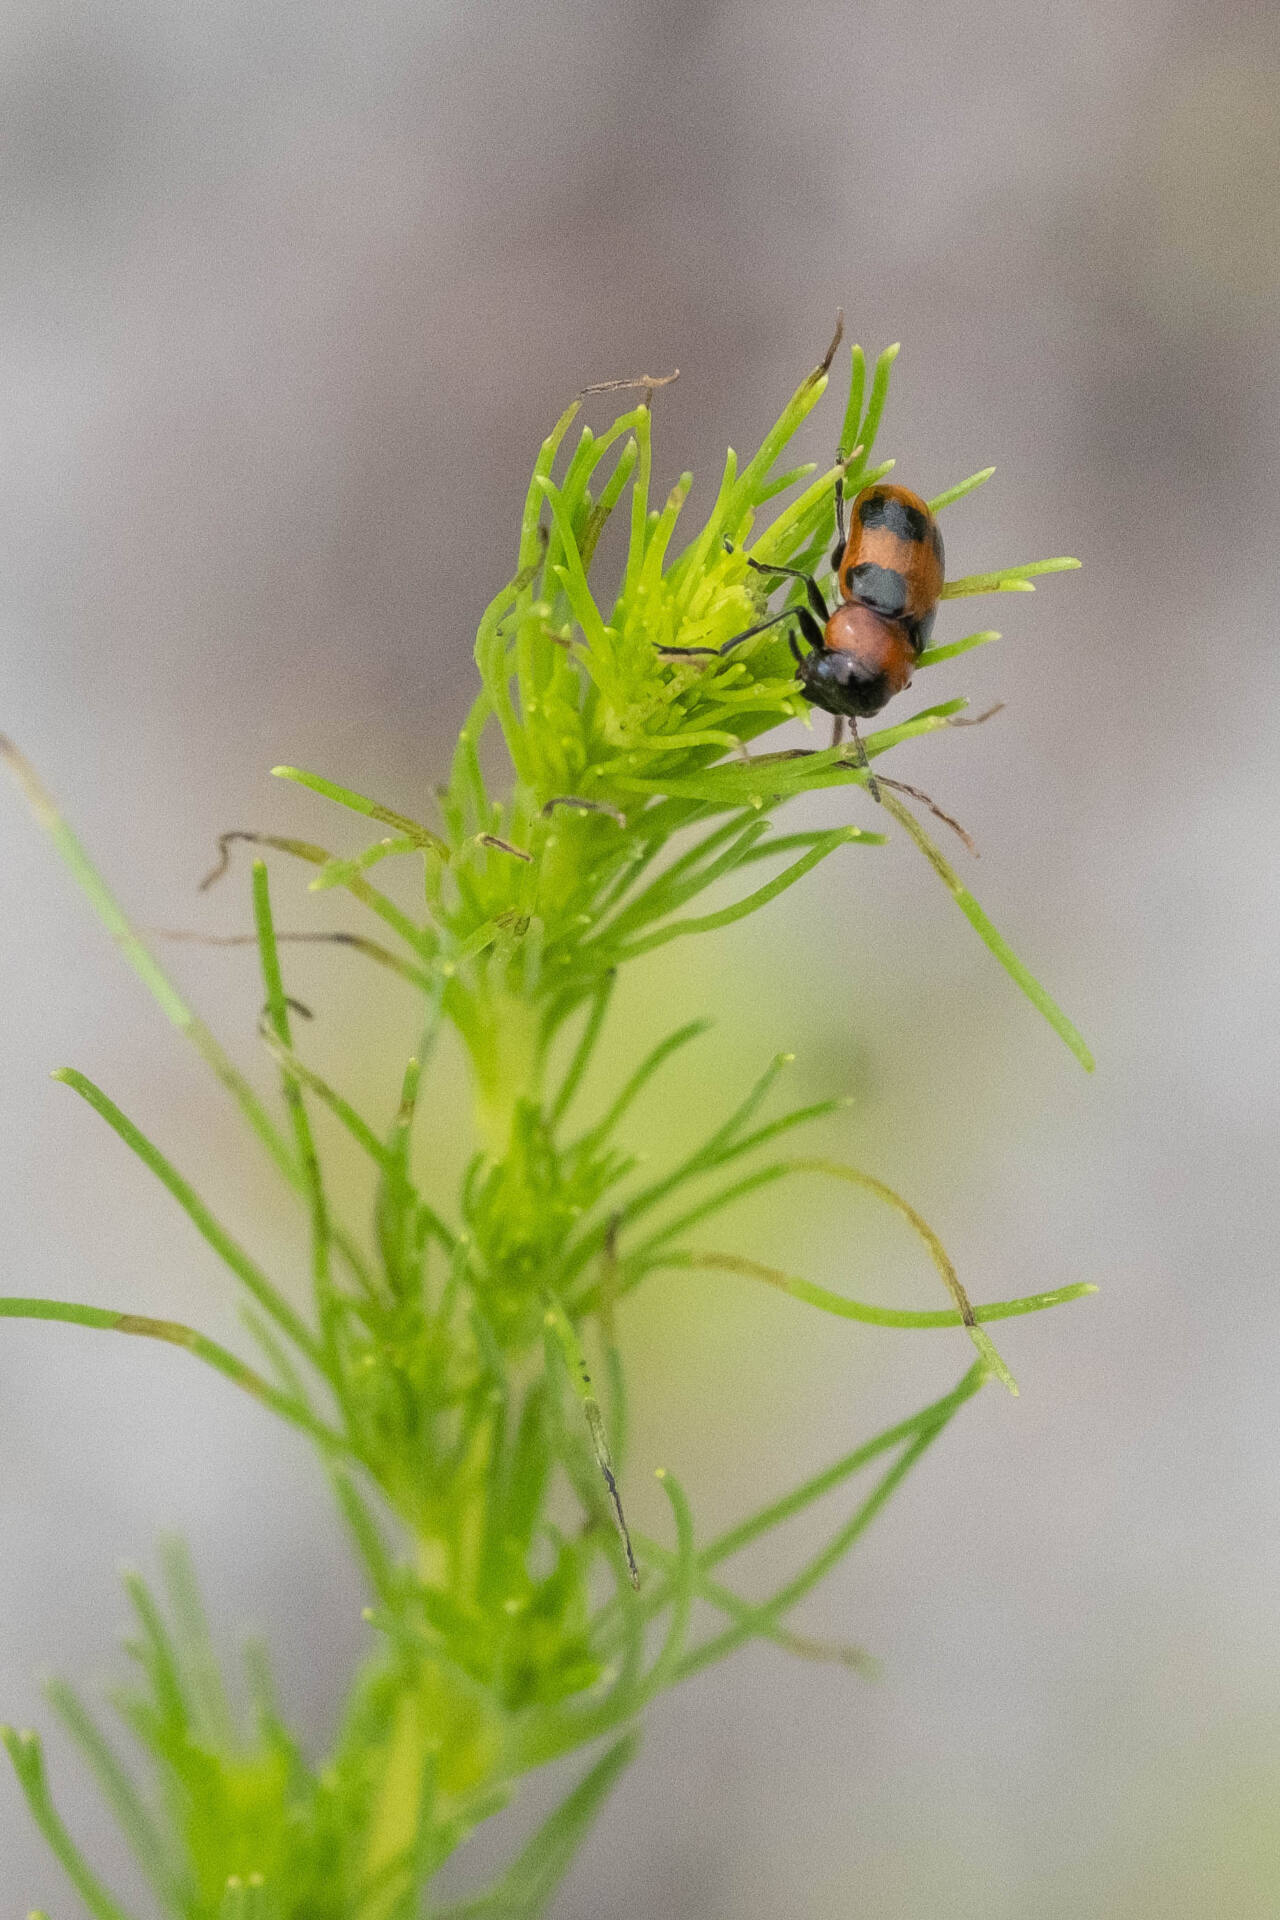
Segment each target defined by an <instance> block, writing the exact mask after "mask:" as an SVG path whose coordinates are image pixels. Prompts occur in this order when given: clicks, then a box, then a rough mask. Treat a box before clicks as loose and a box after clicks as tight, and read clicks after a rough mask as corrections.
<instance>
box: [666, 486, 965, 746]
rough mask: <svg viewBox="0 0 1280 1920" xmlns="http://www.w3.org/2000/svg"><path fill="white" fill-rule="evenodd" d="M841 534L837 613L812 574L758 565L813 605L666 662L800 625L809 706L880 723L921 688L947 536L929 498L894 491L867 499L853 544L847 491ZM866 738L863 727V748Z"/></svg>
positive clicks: (859, 503) (854, 515) (839, 518)
mask: <svg viewBox="0 0 1280 1920" xmlns="http://www.w3.org/2000/svg"><path fill="white" fill-rule="evenodd" d="M836 526H837V529H838V532H839V542H838V544H837V546H836V550H835V552H834V554H833V555H832V557H831V564H832V566H833V567H834V568H835V571H836V586H837V588H838V590H839V593H840V604H839V605H838V606H837V607H836V608H835V610H834V612H832V611H830V610H829V609H828V607H827V603H826V601H825V600H824V599H823V597H822V591H821V589H820V588H819V586H818V583H817V581H816V580H815V579H814V578H813V576H812V574H807V573H802V572H800V570H799V569H798V568H796V567H770V566H765V565H763V564H762V563H761V562H760V561H758V560H749V561H748V562H747V564H748V566H751V567H754V568H755V570H756V572H757V573H767V574H770V575H786V576H787V577H788V578H790V579H793V580H801V581H803V582H804V586H805V590H806V597H807V599H808V605H807V606H799V607H788V608H787V609H786V611H785V612H783V613H775V614H772V615H771V616H770V618H769V619H768V620H761V621H760V622H759V624H758V625H757V626H754V627H748V628H747V630H746V632H745V633H738V634H735V635H734V637H733V639H732V640H727V641H726V642H725V644H724V646H722V647H663V648H662V652H663V653H664V654H668V655H692V654H725V653H728V651H729V649H730V648H731V647H736V646H738V645H739V644H740V643H741V642H742V641H743V640H750V639H751V638H752V636H753V635H755V634H757V633H763V632H764V630H765V628H766V627H772V626H777V625H778V624H779V623H780V622H781V621H783V620H790V619H794V620H795V622H796V625H797V626H798V627H799V629H800V632H801V634H802V635H803V637H804V638H805V639H806V640H807V641H808V643H809V648H810V651H809V652H808V653H802V652H801V651H800V648H799V646H798V645H797V643H796V640H795V638H794V636H793V637H792V639H791V651H792V653H793V654H794V655H795V658H796V667H797V670H798V677H799V681H800V691H801V692H802V693H803V695H804V697H805V699H806V700H808V701H809V702H810V703H811V704H812V705H813V706H815V707H823V708H825V710H826V711H827V712H828V713H833V714H835V715H836V716H837V718H847V719H849V720H851V721H856V720H857V719H859V718H866V719H869V718H870V716H871V715H872V714H874V713H879V711H880V709H881V707H883V706H885V705H886V704H887V703H888V701H890V700H891V699H892V698H893V696H894V694H895V693H901V692H902V690H903V688H904V687H907V686H909V685H910V684H911V670H912V668H913V667H914V666H915V663H916V661H917V660H918V659H919V657H920V655H921V653H922V652H923V651H924V649H925V647H926V646H927V645H928V643H929V635H930V633H931V632H932V630H933V618H934V614H935V613H936V611H937V606H938V595H939V593H940V592H941V591H942V581H943V551H942V535H941V533H940V532H939V530H938V523H937V521H936V520H935V519H934V517H933V515H932V514H931V513H930V511H929V509H928V507H927V506H926V504H925V502H924V501H923V500H922V499H921V498H920V496H919V494H916V493H911V492H910V491H909V490H908V489H907V488H906V487H890V486H875V487H867V488H865V489H864V491H863V492H862V493H860V494H859V495H858V496H857V498H856V499H855V500H854V501H853V502H852V504H851V506H850V508H849V530H848V532H847V534H846V532H845V524H844V490H843V484H842V482H840V481H837V482H836ZM856 732H857V729H856V727H855V729H854V733H855V738H856Z"/></svg>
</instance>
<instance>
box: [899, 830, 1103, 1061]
mask: <svg viewBox="0 0 1280 1920" xmlns="http://www.w3.org/2000/svg"><path fill="white" fill-rule="evenodd" d="M882 798H883V801H884V805H885V807H886V808H887V809H888V811H889V812H890V813H891V814H892V815H893V817H894V819H895V820H896V821H897V822H898V823H899V825H900V826H902V827H905V828H906V830H907V832H908V833H909V834H910V835H911V838H912V839H913V840H914V841H915V843H916V845H917V846H918V847H919V849H920V851H921V853H922V854H923V855H924V857H925V859H926V860H927V861H928V862H929V865H930V866H931V867H932V868H933V870H934V872H935V873H936V874H937V875H938V877H939V879H940V880H941V881H942V883H943V885H944V886H945V887H946V888H947V890H948V892H949V893H950V894H951V896H952V898H953V899H954V901H955V903H956V905H957V906H958V907H959V909H960V911H961V913H962V914H963V915H964V917H965V919H966V920H967V921H968V922H969V924H970V926H971V927H972V928H973V929H974V931H975V932H976V934H977V935H978V938H979V939H980V940H981V941H982V943H983V945H984V946H987V947H989V948H990V949H991V952H992V953H993V954H994V955H995V957H996V959H997V960H998V961H999V962H1000V965H1001V966H1002V967H1003V968H1004V970H1005V972H1006V973H1007V974H1008V975H1009V977H1010V979H1011V980H1013V981H1014V982H1015V983H1016V984H1017V985H1018V986H1019V987H1020V988H1021V989H1022V991H1023V993H1025V995H1026V996H1027V999H1028V1000H1029V1001H1030V1002H1031V1004H1032V1006H1033V1007H1035V1008H1036V1010H1037V1012H1039V1013H1040V1014H1042V1015H1043V1016H1044V1018H1045V1019H1046V1020H1047V1021H1048V1023H1049V1025H1050V1026H1051V1027H1052V1028H1053V1030H1054V1032H1055V1033H1056V1034H1057V1035H1058V1037H1059V1039H1061V1040H1063V1041H1065V1043H1066V1045H1067V1046H1068V1047H1069V1048H1070V1049H1071V1051H1072V1053H1074V1055H1075V1057H1076V1059H1077V1060H1078V1061H1079V1062H1080V1065H1081V1066H1082V1067H1083V1068H1084V1070H1085V1072H1086V1073H1092V1072H1093V1070H1094V1066H1095V1064H1096V1063H1095V1061H1094V1057H1093V1055H1092V1053H1091V1052H1090V1051H1089V1047H1088V1045H1087V1043H1086V1042H1085V1040H1084V1037H1083V1035H1082V1034H1081V1033H1080V1031H1079V1029H1078V1028H1077V1027H1075V1026H1074V1025H1073V1024H1072V1022H1071V1021H1070V1020H1068V1018H1067V1016H1066V1014H1065V1013H1064V1012H1063V1011H1062V1009H1061V1007H1060V1006H1059V1005H1058V1003H1057V1001H1056V1000H1054V999H1053V998H1052V996H1051V995H1050V994H1049V993H1048V992H1047V991H1046V990H1045V988H1044V987H1042V986H1041V985H1040V982H1039V981H1038V980H1037V979H1036V977H1035V975H1034V974H1033V973H1032V972H1031V971H1030V969H1029V968H1027V967H1025V966H1024V965H1023V964H1022V962H1021V960H1019V958H1018V956H1017V954H1016V953H1015V952H1014V951H1013V948H1012V947H1011V946H1010V945H1009V943H1008V941H1007V940H1006V939H1005V938H1004V936H1003V934H1001V933H999V932H998V931H997V929H996V928H995V927H994V926H993V925H992V924H991V922H990V920H988V918H987V916H986V914H985V913H984V912H983V911H982V908H981V907H980V906H979V905H978V903H977V901H976V900H975V899H974V897H973V895H972V894H971V893H970V892H969V889H968V888H967V887H966V886H964V885H962V883H961V881H960V879H959V876H958V875H957V874H956V872H955V871H954V869H953V868H952V867H951V866H950V864H949V863H948V861H947V860H946V859H945V858H944V857H943V855H942V853H941V852H940V850H939V849H938V848H937V847H936V846H935V845H934V843H933V841H932V840H931V839H930V838H929V836H928V834H927V833H926V832H925V830H924V828H923V827H922V826H921V825H920V822H919V821H918V820H917V819H916V817H915V815H914V814H913V813H911V812H909V810H908V809H907V808H906V807H904V806H903V804H902V802H901V801H900V800H897V799H895V798H894V796H893V794H891V793H887V792H886V793H884V794H883V795H882Z"/></svg>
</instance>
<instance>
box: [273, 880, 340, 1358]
mask: <svg viewBox="0 0 1280 1920" xmlns="http://www.w3.org/2000/svg"><path fill="white" fill-rule="evenodd" d="M253 920H254V927H255V929H256V931H257V935H258V957H259V960H260V963H261V967H262V984H263V987H264V989H265V991H266V996H267V1006H266V1022H267V1025H268V1026H269V1027H270V1029H271V1032H272V1033H273V1034H274V1035H275V1038H276V1040H277V1041H278V1042H279V1045H280V1047H281V1048H282V1049H283V1050H284V1052H285V1054H288V1053H289V1052H290V1051H291V1049H292V1046H293V1039H292V1034H291V1032H290V1026H289V1006H288V1001H287V998H286V995H285V990H284V980H283V977H282V975H281V972H280V953H279V949H278V948H277V946H276V932H275V922H274V919H273V917H272V913H271V888H270V882H269V880H268V877H267V867H266V862H265V861H263V860H255V861H254V863H253ZM280 1083H281V1092H282V1094H283V1097H284V1103H285V1107H286V1109H287V1111H288V1115H289V1122H290V1125H291V1127H292V1129H293V1141H294V1149H295V1151H296V1154H297V1158H298V1164H299V1166H300V1167H301V1168H302V1177H303V1183H304V1189H305V1192H306V1198H307V1209H308V1212H309V1214H310V1216H311V1283H312V1290H313V1294H314V1298H315V1306H316V1314H317V1317H318V1319H319V1321H320V1325H321V1328H322V1329H323V1334H324V1346H325V1361H326V1371H327V1372H328V1374H329V1376H330V1378H334V1377H336V1375H337V1373H338V1371H339V1364H340V1363H339V1354H338V1345H337V1339H338V1329H337V1320H338V1316H339V1313H340V1305H339V1301H338V1297H337V1294H336V1291H335V1289H334V1285H333V1274H332V1271H331V1268H330V1261H329V1243H330V1224H329V1204H328V1200H327V1199H326V1196H325V1189H324V1177H323V1175H322V1174H321V1171H320V1160H319V1156H318V1155H317V1153H316V1143H315V1136H314V1135H313V1133H312V1131H311V1122H310V1120H309V1119H308V1117H307V1109H306V1103H305V1102H304V1100H303V1097H302V1086H301V1082H300V1080H299V1078H298V1076H297V1075H296V1074H294V1073H292V1072H291V1071H290V1069H289V1067H288V1066H283V1067H282V1070H281V1075H280Z"/></svg>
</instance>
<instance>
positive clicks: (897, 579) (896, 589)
mask: <svg viewBox="0 0 1280 1920" xmlns="http://www.w3.org/2000/svg"><path fill="white" fill-rule="evenodd" d="M845 591H846V593H847V594H848V595H849V597H850V599H851V600H858V601H861V603H862V605H863V606H864V607H870V608H871V611H872V612H873V613H878V614H880V615H881V616H882V618H884V619H886V620H896V619H898V617H899V616H900V615H901V614H902V612H903V611H904V610H905V608H906V604H907V593H908V588H907V582H906V579H905V577H904V576H903V575H902V574H900V573H899V572H898V570H897V568H896V567H878V566H876V564H875V562H874V561H873V560H864V561H863V562H862V565H861V566H858V567H850V569H849V571H848V573H847V574H846V575H845Z"/></svg>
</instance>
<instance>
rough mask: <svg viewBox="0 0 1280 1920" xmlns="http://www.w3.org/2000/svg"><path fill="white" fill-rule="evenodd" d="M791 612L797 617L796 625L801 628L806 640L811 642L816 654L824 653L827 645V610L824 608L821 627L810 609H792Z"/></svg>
mask: <svg viewBox="0 0 1280 1920" xmlns="http://www.w3.org/2000/svg"><path fill="white" fill-rule="evenodd" d="M791 612H792V613H794V615H795V617H796V625H797V626H798V627H799V629H800V631H801V633H802V634H803V635H804V637H805V639H806V640H807V641H808V642H809V645H810V646H811V647H812V648H813V650H814V652H815V653H822V652H824V651H825V649H826V645H827V640H826V632H825V628H826V621H827V610H826V608H825V607H824V608H823V609H822V624H821V625H819V623H818V621H817V620H816V619H815V618H814V616H813V614H811V613H810V611H809V609H808V607H792V608H791Z"/></svg>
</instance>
